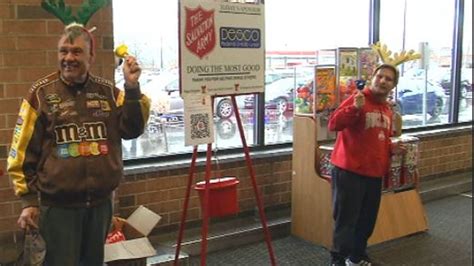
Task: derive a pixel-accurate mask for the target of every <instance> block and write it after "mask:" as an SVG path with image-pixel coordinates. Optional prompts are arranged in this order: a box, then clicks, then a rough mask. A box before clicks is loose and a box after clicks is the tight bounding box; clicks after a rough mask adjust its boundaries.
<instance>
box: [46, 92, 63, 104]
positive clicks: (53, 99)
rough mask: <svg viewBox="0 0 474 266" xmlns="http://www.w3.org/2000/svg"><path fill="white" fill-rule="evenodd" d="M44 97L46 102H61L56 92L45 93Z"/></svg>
mask: <svg viewBox="0 0 474 266" xmlns="http://www.w3.org/2000/svg"><path fill="white" fill-rule="evenodd" d="M44 98H45V100H46V103H47V104H56V103H60V102H61V98H60V97H59V95H57V94H56V93H53V94H47V95H46V96H45V97H44Z"/></svg>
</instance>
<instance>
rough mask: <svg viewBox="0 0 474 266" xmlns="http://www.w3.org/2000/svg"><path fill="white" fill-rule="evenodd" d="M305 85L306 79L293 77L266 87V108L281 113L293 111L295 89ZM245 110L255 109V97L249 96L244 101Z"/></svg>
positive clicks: (282, 79)
mask: <svg viewBox="0 0 474 266" xmlns="http://www.w3.org/2000/svg"><path fill="white" fill-rule="evenodd" d="M303 84H305V82H304V79H303V78H301V79H296V80H295V78H292V77H286V78H281V79H279V80H277V81H274V82H272V83H270V84H267V85H265V108H266V109H276V110H277V111H278V112H279V113H281V114H282V113H285V112H287V111H292V110H293V99H294V88H298V87H300V86H302V85H303ZM244 108H246V109H253V108H255V97H254V95H248V96H247V97H245V100H244Z"/></svg>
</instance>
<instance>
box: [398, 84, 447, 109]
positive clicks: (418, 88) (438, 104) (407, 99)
mask: <svg viewBox="0 0 474 266" xmlns="http://www.w3.org/2000/svg"><path fill="white" fill-rule="evenodd" d="M425 85H426V112H427V113H428V114H429V115H430V116H431V118H437V117H438V116H439V115H441V114H442V112H443V111H444V108H445V104H446V99H447V96H446V94H445V92H444V90H443V88H442V87H441V86H440V85H439V84H436V83H435V82H433V81H426V82H425V81H424V80H418V79H410V78H404V77H401V78H400V80H399V82H398V85H397V89H396V92H397V98H396V103H397V107H398V109H399V111H400V113H401V114H402V115H407V114H421V113H423V94H424V93H425Z"/></svg>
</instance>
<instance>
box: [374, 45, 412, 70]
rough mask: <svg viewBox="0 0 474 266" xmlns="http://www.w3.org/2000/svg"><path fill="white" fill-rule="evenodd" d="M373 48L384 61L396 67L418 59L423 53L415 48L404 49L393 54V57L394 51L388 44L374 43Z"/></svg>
mask: <svg viewBox="0 0 474 266" xmlns="http://www.w3.org/2000/svg"><path fill="white" fill-rule="evenodd" d="M372 49H373V50H374V51H375V52H377V54H378V55H379V57H380V60H381V61H382V63H384V64H389V65H392V66H395V67H396V66H398V65H400V64H403V63H406V62H408V61H411V60H417V59H420V58H421V54H419V53H416V52H415V51H414V50H410V51H408V52H406V51H402V52H400V54H398V53H395V54H393V57H391V55H392V51H390V50H388V48H387V45H385V44H383V45H382V44H381V43H380V42H377V43H376V44H373V45H372Z"/></svg>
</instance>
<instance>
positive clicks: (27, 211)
mask: <svg viewBox="0 0 474 266" xmlns="http://www.w3.org/2000/svg"><path fill="white" fill-rule="evenodd" d="M38 217H39V208H38V207H32V206H30V207H26V208H24V209H23V210H22V211H21V214H20V217H19V218H18V221H17V224H18V226H20V228H22V229H27V228H29V227H33V228H36V229H38V224H37V221H38Z"/></svg>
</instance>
